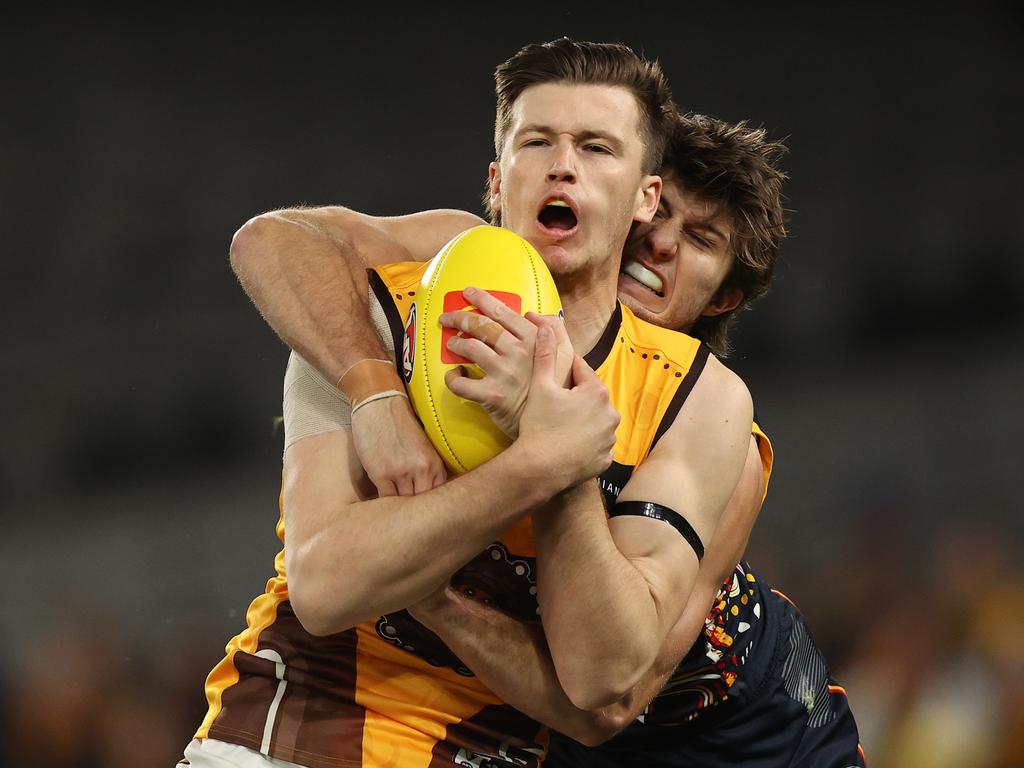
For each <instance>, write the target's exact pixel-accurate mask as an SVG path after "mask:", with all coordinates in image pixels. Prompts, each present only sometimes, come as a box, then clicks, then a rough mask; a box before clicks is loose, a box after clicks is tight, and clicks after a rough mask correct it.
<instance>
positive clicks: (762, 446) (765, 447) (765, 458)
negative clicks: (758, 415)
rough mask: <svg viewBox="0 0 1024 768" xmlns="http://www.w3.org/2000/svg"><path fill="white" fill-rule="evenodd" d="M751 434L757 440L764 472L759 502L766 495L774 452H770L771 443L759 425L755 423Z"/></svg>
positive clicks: (773, 462)
mask: <svg viewBox="0 0 1024 768" xmlns="http://www.w3.org/2000/svg"><path fill="white" fill-rule="evenodd" d="M750 432H751V434H752V435H753V436H754V438H755V439H756V440H757V451H758V453H760V454H761V467H762V468H763V471H764V491H763V492H762V494H761V501H764V500H765V497H766V496H767V495H768V481H769V480H770V479H771V477H772V467H773V466H774V464H775V451H773V450H772V441H771V440H769V439H768V435H766V434H765V433H764V432H763V431H762V430H761V427H760V425H759V424H758V423H757V422H756V421H755V422H754V424H753V426H752V427H751V428H750Z"/></svg>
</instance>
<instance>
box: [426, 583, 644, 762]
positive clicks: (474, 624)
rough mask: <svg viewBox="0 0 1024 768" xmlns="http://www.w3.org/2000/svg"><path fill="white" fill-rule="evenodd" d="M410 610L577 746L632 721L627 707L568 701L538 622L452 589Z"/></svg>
mask: <svg viewBox="0 0 1024 768" xmlns="http://www.w3.org/2000/svg"><path fill="white" fill-rule="evenodd" d="M409 611H410V613H412V614H413V616H414V617H415V618H416V619H417V620H418V621H420V622H421V623H422V624H424V625H425V626H427V627H428V628H429V629H430V630H431V631H433V632H434V633H435V634H437V635H438V636H439V637H440V638H441V639H442V640H444V642H445V644H446V645H447V646H448V647H449V648H450V649H451V650H452V651H453V652H454V653H455V654H456V655H457V656H458V657H459V658H460V659H461V660H462V661H463V662H464V663H465V664H466V666H468V667H469V668H470V669H471V670H473V673H474V674H475V675H476V676H477V677H478V678H480V680H481V682H483V684H484V685H486V686H487V687H488V688H490V689H491V690H492V691H493V692H494V694H495V695H496V696H497V697H498V698H499V699H501V700H502V701H504V702H507V703H508V704H510V705H511V706H513V707H515V708H516V709H518V710H519V711H520V712H522V713H523V714H525V715H527V716H529V717H531V718H533V719H534V720H536V721H538V722H540V723H543V724H544V725H547V726H548V727H550V728H553V729H555V730H557V731H560V732H562V733H564V734H566V735H567V736H569V737H571V738H573V739H576V741H579V742H580V743H582V744H588V745H595V744H599V743H601V742H603V741H605V740H606V739H608V738H610V737H611V736H613V735H614V734H615V733H616V732H617V731H618V730H620V729H621V728H622V727H624V726H625V725H626V724H628V722H629V721H630V720H631V719H632V717H630V714H631V712H630V711H629V708H628V705H623V706H619V707H618V708H617V709H615V711H608V712H606V711H605V710H596V711H587V710H582V709H579V708H578V707H576V706H575V705H574V704H573V703H572V702H571V701H570V700H569V698H568V696H566V694H565V691H563V690H562V687H561V686H560V685H559V683H558V677H557V675H556V673H555V668H554V664H553V663H552V661H551V654H550V653H549V651H548V646H547V642H546V640H545V637H544V631H543V629H542V628H541V627H540V625H538V624H527V623H524V622H522V621H519V620H517V619H514V618H512V617H511V616H508V615H506V614H504V613H502V612H501V611H499V610H496V609H494V608H491V607H488V606H486V605H483V604H481V603H479V602H477V601H475V600H471V599H467V598H461V597H459V596H457V595H455V594H454V593H453V592H452V590H451V589H447V590H445V595H444V597H443V598H442V599H440V600H437V601H434V602H433V605H432V606H431V607H430V609H429V610H428V609H426V608H422V609H417V607H415V606H414V607H412V608H410V609H409ZM652 695H653V693H652ZM609 710H612V708H609Z"/></svg>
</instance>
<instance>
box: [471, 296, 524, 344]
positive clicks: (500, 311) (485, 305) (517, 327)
mask: <svg viewBox="0 0 1024 768" xmlns="http://www.w3.org/2000/svg"><path fill="white" fill-rule="evenodd" d="M462 295H463V297H464V298H465V299H466V301H469V302H472V304H473V306H474V307H476V308H477V309H478V310H479V311H480V313H481V314H482V315H485V316H487V317H489V318H490V319H491V320H494V321H495V322H496V323H498V324H500V325H501V327H502V328H504V329H505V330H506V331H508V332H509V333H511V334H513V335H514V336H515V337H516V338H518V339H521V338H523V336H524V334H525V335H526V336H529V335H531V333H532V329H533V324H532V323H531V322H530V321H529V320H527V319H526V318H525V317H523V316H522V315H520V314H519V313H518V312H516V311H515V310H514V309H512V308H510V307H509V306H508V305H507V304H505V303H504V302H502V301H499V300H498V299H496V298H494V297H493V296H492V295H491V294H489V293H488V292H487V291H484V290H481V289H480V288H474V287H472V286H470V287H469V288H467V289H466V290H464V291H463V292H462Z"/></svg>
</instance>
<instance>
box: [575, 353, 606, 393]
mask: <svg viewBox="0 0 1024 768" xmlns="http://www.w3.org/2000/svg"><path fill="white" fill-rule="evenodd" d="M595 381H596V382H598V383H601V382H600V379H598V378H597V374H596V373H594V369H593V368H591V367H590V366H589V365H587V361H586V360H584V359H583V358H582V357H580V356H579V355H574V356H573V358H572V384H573V386H574V387H580V386H583V385H585V384H592V383H594V382H595Z"/></svg>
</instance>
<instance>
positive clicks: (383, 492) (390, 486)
mask: <svg viewBox="0 0 1024 768" xmlns="http://www.w3.org/2000/svg"><path fill="white" fill-rule="evenodd" d="M370 479H371V480H372V481H373V484H374V485H375V486H376V487H377V496H378V497H380V498H384V497H385V496H397V495H398V489H397V488H396V487H395V484H394V483H393V482H391V481H390V480H386V479H384V478H376V479H375V478H370Z"/></svg>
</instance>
